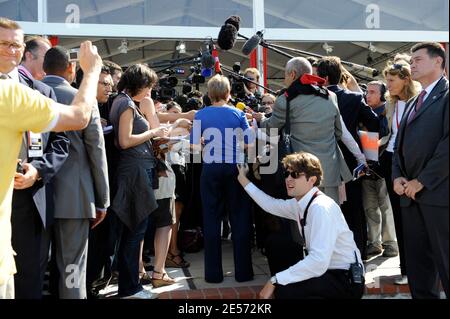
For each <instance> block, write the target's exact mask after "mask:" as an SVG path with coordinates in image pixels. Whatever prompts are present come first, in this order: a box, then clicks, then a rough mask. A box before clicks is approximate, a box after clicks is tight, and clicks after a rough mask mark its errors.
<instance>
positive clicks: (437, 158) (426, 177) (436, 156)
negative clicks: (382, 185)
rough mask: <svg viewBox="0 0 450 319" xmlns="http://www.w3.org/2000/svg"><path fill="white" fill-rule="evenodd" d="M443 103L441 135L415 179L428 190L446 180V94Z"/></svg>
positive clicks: (447, 115)
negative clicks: (431, 154)
mask: <svg viewBox="0 0 450 319" xmlns="http://www.w3.org/2000/svg"><path fill="white" fill-rule="evenodd" d="M443 103H444V105H445V107H444V114H443V121H444V125H443V131H442V137H441V139H440V141H439V143H438V144H437V146H436V149H435V151H434V153H433V156H432V157H431V158H430V159H429V160H428V161H427V164H426V166H425V167H424V168H423V170H422V172H420V174H419V176H418V177H417V180H418V181H419V182H421V183H422V184H423V186H425V187H426V188H427V189H429V190H433V189H435V188H436V187H438V186H439V185H441V183H442V182H443V181H445V180H446V179H447V180H448V169H449V167H448V145H449V143H448V117H449V114H448V94H447V96H446V98H445V99H444V101H443Z"/></svg>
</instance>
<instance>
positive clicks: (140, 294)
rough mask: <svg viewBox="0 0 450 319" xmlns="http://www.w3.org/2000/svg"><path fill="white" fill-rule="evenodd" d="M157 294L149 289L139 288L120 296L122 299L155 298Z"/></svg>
mask: <svg viewBox="0 0 450 319" xmlns="http://www.w3.org/2000/svg"><path fill="white" fill-rule="evenodd" d="M157 298H158V294H154V293H152V292H151V291H150V290H146V289H144V290H141V291H139V292H137V293H135V294H134V295H131V296H126V297H122V299H157Z"/></svg>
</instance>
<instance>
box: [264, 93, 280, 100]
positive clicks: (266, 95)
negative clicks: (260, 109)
mask: <svg viewBox="0 0 450 319" xmlns="http://www.w3.org/2000/svg"><path fill="white" fill-rule="evenodd" d="M265 97H270V98H271V99H272V100H274V101H275V100H276V99H277V98H276V97H275V96H274V95H273V94H270V93H264V94H263V96H262V98H261V100H262V99H263V98H265Z"/></svg>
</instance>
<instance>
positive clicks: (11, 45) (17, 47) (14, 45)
mask: <svg viewBox="0 0 450 319" xmlns="http://www.w3.org/2000/svg"><path fill="white" fill-rule="evenodd" d="M0 48H1V49H6V48H8V49H12V50H14V51H21V50H23V49H24V48H25V44H24V43H18V42H9V41H0Z"/></svg>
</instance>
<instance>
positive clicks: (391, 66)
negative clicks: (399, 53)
mask: <svg viewBox="0 0 450 319" xmlns="http://www.w3.org/2000/svg"><path fill="white" fill-rule="evenodd" d="M405 61H406V60H404V58H397V60H396V61H395V60H394V62H395V63H393V62H391V61H390V62H388V63H387V65H386V67H385V68H384V70H383V75H384V78H385V79H386V77H387V75H388V74H390V75H393V76H398V77H399V78H400V79H402V80H404V79H406V80H407V82H406V84H405V86H404V87H403V90H402V93H403V95H404V96H405V99H406V101H407V100H409V99H410V98H412V97H413V96H415V95H417V93H418V91H419V90H418V88H417V84H415V83H414V81H413V80H412V78H411V66H410V65H409V63H407V62H405ZM387 100H388V101H389V102H391V103H393V104H395V103H397V101H398V100H400V97H399V96H398V95H391V94H390V93H389V94H388V96H387Z"/></svg>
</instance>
